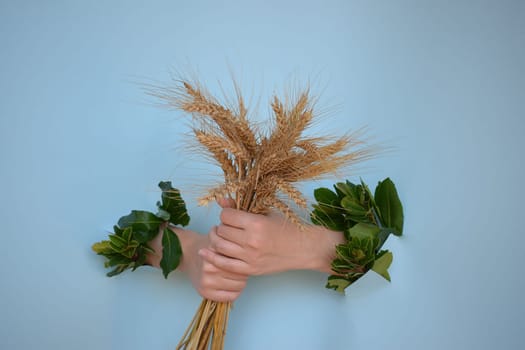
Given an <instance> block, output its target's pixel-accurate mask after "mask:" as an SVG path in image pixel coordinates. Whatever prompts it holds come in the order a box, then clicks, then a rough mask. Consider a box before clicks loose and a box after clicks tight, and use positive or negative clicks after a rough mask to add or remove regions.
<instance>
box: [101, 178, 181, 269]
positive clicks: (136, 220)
mask: <svg viewBox="0 0 525 350" xmlns="http://www.w3.org/2000/svg"><path fill="white" fill-rule="evenodd" d="M159 187H160V189H161V190H162V195H161V201H159V202H158V203H157V207H158V212H157V213H156V214H153V213H151V212H148V211H143V210H132V211H131V213H130V214H128V215H126V216H123V217H121V218H120V219H119V220H118V223H117V225H115V226H114V227H113V231H114V232H113V234H110V235H109V236H108V240H105V241H101V242H97V243H95V244H93V246H92V249H93V250H94V251H95V252H96V253H97V254H98V255H103V256H104V257H105V258H106V261H105V263H104V266H105V267H106V268H109V267H113V270H112V271H110V272H109V273H108V274H107V276H108V277H112V276H116V275H118V274H120V273H122V272H123V271H125V270H127V269H132V270H135V269H136V268H137V267H139V266H142V265H144V264H145V262H146V258H147V254H148V253H155V251H154V250H153V249H152V248H151V247H150V246H149V245H148V242H150V241H151V240H152V239H154V238H155V237H156V236H157V235H158V234H159V232H160V231H161V230H162V231H163V237H162V259H161V262H160V267H161V269H162V273H163V275H164V277H166V278H167V277H168V274H169V273H170V272H172V271H173V270H175V269H176V268H177V267H178V265H179V263H180V260H181V257H182V248H181V246H180V242H179V238H178V237H177V235H176V234H175V233H174V232H173V231H172V230H170V229H169V228H167V226H168V224H170V223H171V224H175V225H183V226H185V225H187V224H188V223H189V221H190V217H189V215H188V212H187V211H186V205H185V203H184V200H183V199H182V197H181V195H180V192H179V190H177V189H176V188H173V187H172V186H171V182H160V183H159Z"/></svg>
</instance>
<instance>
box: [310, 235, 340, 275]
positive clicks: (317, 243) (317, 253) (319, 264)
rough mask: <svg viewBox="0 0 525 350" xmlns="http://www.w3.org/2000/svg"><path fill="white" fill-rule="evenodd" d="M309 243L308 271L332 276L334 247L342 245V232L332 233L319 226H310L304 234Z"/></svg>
mask: <svg viewBox="0 0 525 350" xmlns="http://www.w3.org/2000/svg"><path fill="white" fill-rule="evenodd" d="M306 236H307V237H308V239H309V241H310V246H311V250H310V253H309V254H307V255H308V262H307V264H308V265H307V266H308V269H309V270H314V271H319V272H323V273H327V274H333V273H334V272H333V271H332V261H333V260H334V258H335V256H336V254H335V247H336V246H337V245H338V244H342V243H344V241H345V239H344V235H343V233H342V232H337V231H332V230H329V229H327V228H324V227H321V226H311V227H309V229H308V230H307V232H306Z"/></svg>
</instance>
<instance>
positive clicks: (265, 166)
mask: <svg viewBox="0 0 525 350" xmlns="http://www.w3.org/2000/svg"><path fill="white" fill-rule="evenodd" d="M180 83H181V84H180V85H178V86H177V87H176V88H170V89H163V88H161V89H157V90H155V91H154V92H153V95H155V96H156V97H160V98H161V99H163V100H164V101H165V102H166V103H167V104H168V105H169V106H172V107H175V108H177V109H180V110H182V111H184V112H187V113H190V114H191V115H192V116H193V119H192V123H193V132H194V135H195V138H196V140H197V141H198V143H199V145H200V146H201V149H202V150H203V151H204V152H205V153H206V155H207V156H211V158H212V159H214V160H215V161H216V162H217V163H218V165H219V166H220V167H221V169H222V171H223V173H224V183H223V184H221V185H220V186H217V187H215V188H211V189H210V190H209V191H208V193H207V194H206V195H205V196H203V197H202V198H201V199H200V203H201V204H207V203H208V202H210V201H213V200H215V199H216V198H220V197H227V196H230V197H231V198H233V199H234V201H235V203H236V207H237V209H241V210H245V211H248V212H252V213H260V214H265V213H268V212H269V211H270V210H277V211H280V212H282V213H283V214H284V215H285V216H286V217H287V218H288V219H289V220H291V221H292V222H295V223H297V224H299V225H300V224H301V220H300V218H299V216H298V215H297V214H296V213H295V211H294V210H292V206H293V205H295V206H297V207H299V208H303V209H306V206H307V201H306V199H305V198H304V196H303V195H302V193H301V192H300V191H299V190H298V189H297V187H296V185H297V183H299V182H302V181H306V180H313V179H318V178H321V177H323V176H326V175H330V174H334V172H335V171H336V170H339V169H341V168H344V167H347V166H349V165H352V164H355V163H356V162H359V161H362V160H364V159H366V158H368V157H370V156H371V154H372V151H371V148H369V147H366V145H365V144H364V142H363V141H362V140H359V139H358V137H357V134H349V135H346V136H342V137H330V136H322V137H306V136H304V131H305V130H306V129H307V128H308V127H309V126H310V125H311V124H312V121H313V119H314V117H315V114H314V109H313V103H312V99H311V96H310V94H309V91H308V89H306V90H305V91H304V92H302V93H301V94H299V95H298V97H297V99H296V100H295V101H292V102H290V103H288V104H286V103H283V102H282V100H281V99H279V98H278V97H277V96H274V98H273V100H272V102H271V109H272V111H273V128H272V129H271V130H270V131H268V132H267V133H266V134H264V133H262V132H261V131H260V130H258V128H256V127H255V126H254V125H253V124H252V123H251V122H250V120H249V119H248V118H247V109H246V107H245V104H244V101H243V98H242V96H241V95H240V94H239V93H238V94H237V106H236V108H231V109H228V108H226V107H224V106H223V105H221V104H220V103H219V102H218V100H216V99H215V98H214V97H212V96H211V95H210V94H209V93H207V92H206V91H205V90H204V89H203V88H201V87H200V85H199V84H198V83H196V82H190V81H181V82H180ZM230 307H231V303H221V302H214V301H210V300H203V301H202V303H201V305H200V307H199V309H198V310H197V312H196V314H195V317H194V318H193V320H192V322H191V323H190V325H189V327H188V329H187V330H186V332H185V334H184V335H183V337H182V340H181V341H180V343H179V345H178V346H177V349H187V350H190V349H191V350H203V349H207V348H208V347H209V346H210V345H211V349H212V350H220V349H222V348H223V346H224V337H225V333H226V327H227V322H228V315H229V310H230Z"/></svg>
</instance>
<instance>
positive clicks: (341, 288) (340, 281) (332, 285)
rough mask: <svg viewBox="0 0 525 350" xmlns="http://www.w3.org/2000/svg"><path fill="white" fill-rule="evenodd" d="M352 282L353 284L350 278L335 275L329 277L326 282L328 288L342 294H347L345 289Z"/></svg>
mask: <svg viewBox="0 0 525 350" xmlns="http://www.w3.org/2000/svg"><path fill="white" fill-rule="evenodd" d="M350 284H352V282H350V281H349V280H346V279H344V278H342V277H339V276H335V275H333V276H330V277H328V281H327V282H326V288H328V289H333V290H335V291H336V292H339V293H341V294H345V289H346V287H348V286H349V285H350Z"/></svg>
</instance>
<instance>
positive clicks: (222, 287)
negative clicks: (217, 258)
mask: <svg viewBox="0 0 525 350" xmlns="http://www.w3.org/2000/svg"><path fill="white" fill-rule="evenodd" d="M170 229H171V230H173V231H175V233H176V234H177V236H178V238H179V240H180V243H181V246H182V251H183V255H182V260H181V263H180V265H179V268H178V269H179V270H180V271H183V272H185V273H186V274H187V275H188V277H189V278H190V281H191V283H192V285H193V287H194V288H195V290H196V291H197V292H198V293H199V294H200V295H201V296H202V297H204V298H206V299H209V300H214V301H220V302H228V301H234V300H235V299H237V298H238V297H239V295H240V294H241V292H242V290H243V289H244V288H245V287H246V281H247V279H248V276H246V275H242V274H238V273H235V272H231V271H226V270H224V269H221V268H219V267H217V266H215V265H214V264H213V263H211V262H209V261H207V260H204V259H203V258H202V257H201V256H200V255H199V250H201V249H203V248H207V249H212V248H211V245H210V239H209V235H200V234H198V233H196V232H194V231H190V230H185V229H181V228H178V227H170ZM162 232H163V231H161V232H160V233H159V234H158V235H157V237H155V239H154V240H153V241H151V242H150V246H151V247H152V248H153V249H154V250H155V252H156V254H154V255H150V256H148V260H147V263H148V264H150V265H152V266H155V267H160V260H161V258H162V245H161V242H162ZM159 252H160V253H159Z"/></svg>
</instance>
